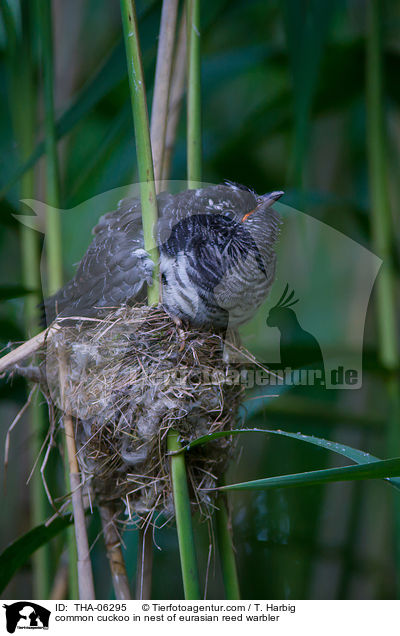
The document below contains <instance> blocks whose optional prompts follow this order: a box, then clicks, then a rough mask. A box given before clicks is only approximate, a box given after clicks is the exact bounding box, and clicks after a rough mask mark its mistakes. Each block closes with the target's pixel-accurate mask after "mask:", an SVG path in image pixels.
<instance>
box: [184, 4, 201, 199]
mask: <svg viewBox="0 0 400 636" xmlns="http://www.w3.org/2000/svg"><path fill="white" fill-rule="evenodd" d="M187 50H188V61H187V83H188V86H187V178H188V187H189V188H195V187H196V181H201V175H202V170H201V163H202V162H201V158H202V150H201V80H200V0H187Z"/></svg>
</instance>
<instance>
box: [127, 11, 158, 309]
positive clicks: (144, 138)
mask: <svg viewBox="0 0 400 636" xmlns="http://www.w3.org/2000/svg"><path fill="white" fill-rule="evenodd" d="M121 15H122V24H123V29H124V38H125V49H126V58H127V65H128V77H129V86H130V94H131V102H132V113H133V123H134V127H135V138H136V155H137V162H138V172H139V180H140V197H141V203H142V223H143V235H144V246H145V249H146V251H147V252H148V253H149V254H150V256H151V257H152V259H153V262H154V271H153V284H152V285H151V286H150V287H149V288H148V292H147V295H148V303H149V305H156V304H158V302H159V296H160V283H159V263H158V260H159V255H158V248H157V244H156V241H155V238H154V228H155V226H156V223H157V199H156V189H155V183H154V170H153V158H152V153H151V142H150V129H149V117H148V111H147V103H146V89H145V84H144V75H143V66H142V56H141V51H140V44H139V32H138V25H137V17H136V10H135V3H134V2H133V0H121Z"/></svg>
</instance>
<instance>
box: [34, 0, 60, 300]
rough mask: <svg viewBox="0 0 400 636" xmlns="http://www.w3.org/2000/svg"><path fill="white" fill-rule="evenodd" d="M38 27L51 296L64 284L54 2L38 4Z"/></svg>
mask: <svg viewBox="0 0 400 636" xmlns="http://www.w3.org/2000/svg"><path fill="white" fill-rule="evenodd" d="M38 26H39V31H40V41H41V47H42V57H41V60H42V69H43V91H44V130H45V160H46V199H47V206H48V207H47V211H46V260H47V276H48V280H47V285H48V289H47V291H48V293H49V294H54V292H56V291H57V290H58V289H60V287H61V286H62V284H63V274H62V240H61V219H60V212H59V210H58V208H59V207H60V187H59V168H58V155H57V137H56V126H55V110H54V86H53V83H54V68H53V67H54V63H53V58H54V55H53V37H52V18H51V0H42V1H41V2H39V3H38Z"/></svg>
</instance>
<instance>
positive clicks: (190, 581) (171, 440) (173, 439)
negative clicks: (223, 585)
mask: <svg viewBox="0 0 400 636" xmlns="http://www.w3.org/2000/svg"><path fill="white" fill-rule="evenodd" d="M167 446H168V451H170V452H171V451H177V450H179V449H180V448H182V446H181V443H180V442H179V435H178V433H177V432H176V431H174V430H172V429H171V430H170V431H169V432H168V436H167ZM171 480H172V489H173V493H174V504H175V518H176V527H177V530H178V542H179V553H180V556H181V569H182V579H183V589H184V592H185V599H190V600H195V599H200V598H201V596H200V585H199V575H198V571H197V560H196V551H195V545H194V537H193V529H192V516H191V510H190V499H189V490H188V485H187V479H186V467H185V455H184V453H179V455H172V456H171Z"/></svg>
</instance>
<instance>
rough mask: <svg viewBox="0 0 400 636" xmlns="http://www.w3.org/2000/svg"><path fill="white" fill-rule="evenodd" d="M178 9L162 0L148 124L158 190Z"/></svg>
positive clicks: (172, 2)
mask: <svg viewBox="0 0 400 636" xmlns="http://www.w3.org/2000/svg"><path fill="white" fill-rule="evenodd" d="M177 11H178V0H164V2H163V5H162V12H161V24H160V35H159V38H158V48H157V63H156V74H155V80H154V93H153V105H152V109H151V124H150V137H151V148H152V151H153V165H154V178H155V180H156V190H157V192H159V191H160V184H159V181H160V179H161V177H162V168H163V158H164V149H165V134H166V129H167V116H168V98H169V92H170V83H171V72H172V62H173V53H174V42H175V29H176V14H177Z"/></svg>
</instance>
